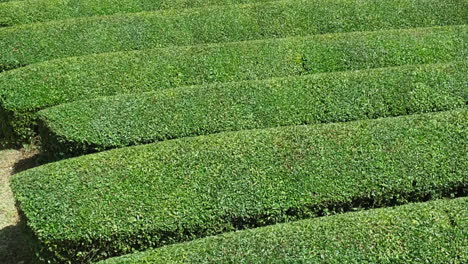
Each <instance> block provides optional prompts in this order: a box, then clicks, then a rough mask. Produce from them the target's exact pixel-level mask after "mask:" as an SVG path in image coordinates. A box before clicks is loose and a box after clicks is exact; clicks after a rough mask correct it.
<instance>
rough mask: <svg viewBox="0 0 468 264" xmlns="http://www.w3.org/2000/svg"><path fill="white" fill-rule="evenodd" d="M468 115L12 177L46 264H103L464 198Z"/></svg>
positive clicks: (220, 143) (306, 129)
mask: <svg viewBox="0 0 468 264" xmlns="http://www.w3.org/2000/svg"><path fill="white" fill-rule="evenodd" d="M467 125H468V109H466V108H465V109H463V110H457V111H450V112H442V113H438V114H425V115H412V116H405V117H398V118H388V119H379V120H364V121H357V122H347V123H341V124H339V123H337V124H327V125H316V126H296V127H284V128H276V129H267V130H254V131H243V132H233V133H222V134H217V135H209V136H202V137H196V138H185V139H180V140H172V141H164V142H161V143H156V144H150V145H146V146H139V147H131V148H122V149H117V150H113V151H108V152H102V153H98V154H93V155H87V156H82V157H79V158H75V159H68V160H64V161H60V162H56V163H52V164H49V165H45V166H42V167H38V168H34V169H31V170H28V171H26V172H23V173H20V174H17V175H16V176H15V177H14V178H13V179H12V187H13V191H14V194H15V197H16V198H17V199H18V202H19V203H20V206H21V208H22V210H23V212H24V215H25V216H26V217H27V219H28V223H29V226H30V227H31V229H32V230H33V231H34V232H35V234H36V236H37V237H38V240H39V242H40V243H41V245H42V249H43V250H44V251H45V252H43V254H45V255H48V256H49V257H51V258H52V257H55V258H58V259H59V260H61V261H72V262H73V263H76V262H79V261H91V260H98V259H102V258H105V257H109V256H112V255H120V254H125V253H128V252H131V251H133V250H135V249H145V248H148V247H154V246H161V245H164V244H170V243H175V242H180V241H184V240H191V239H194V238H198V237H203V236H206V235H213V234H218V233H221V232H225V231H232V230H236V229H240V228H250V227H257V226H262V225H266V224H273V223H278V222H284V221H290V220H294V219H301V218H307V217H313V216H316V215H317V214H319V215H320V214H323V213H324V212H326V211H330V210H331V211H333V212H340V211H347V210H350V209H351V208H356V207H362V206H363V207H374V206H385V205H390V204H395V203H403V202H407V201H414V200H426V199H428V198H435V197H440V196H452V195H453V196H460V195H466V188H467V182H468V175H467V171H466V168H468V160H467V159H466V149H467V147H468V146H467V144H468V133H467V132H468V130H467Z"/></svg>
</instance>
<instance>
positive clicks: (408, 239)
mask: <svg viewBox="0 0 468 264" xmlns="http://www.w3.org/2000/svg"><path fill="white" fill-rule="evenodd" d="M467 207H468V199H467V198H459V199H454V200H438V201H434V202H427V203H422V204H409V205H404V206H400V207H395V208H385V209H374V210H369V211H364V212H355V213H347V214H342V215H336V216H329V217H323V218H315V219H310V220H303V221H298V222H294V223H287V224H278V225H274V226H269V227H263V228H258V229H253V230H245V231H241V232H235V233H228V234H224V235H220V236H216V237H209V238H205V239H200V240H196V241H193V242H188V243H183V244H178V245H172V246H167V247H163V248H160V249H156V250H151V251H147V252H142V253H137V254H134V255H128V256H125V257H120V258H114V259H110V260H107V261H103V262H100V264H132V263H135V264H136V263H357V262H359V263H410V262H411V263H416V262H424V263H463V262H466V261H467V260H468V255H467V253H466V250H464V248H465V247H464V245H465V244H466V237H467V236H468V226H467V223H466V218H467V217H468V215H467V212H466V208H467Z"/></svg>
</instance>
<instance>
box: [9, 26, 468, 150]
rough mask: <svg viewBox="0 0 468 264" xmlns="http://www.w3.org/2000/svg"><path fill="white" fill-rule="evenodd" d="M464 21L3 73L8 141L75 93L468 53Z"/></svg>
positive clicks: (116, 56)
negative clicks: (47, 108) (43, 113)
mask: <svg viewBox="0 0 468 264" xmlns="http://www.w3.org/2000/svg"><path fill="white" fill-rule="evenodd" d="M467 30H468V27H466V26H447V27H431V28H417V29H410V30H390V31H377V32H362V33H361V32H357V33H343V34H329V35H319V36H308V37H299V38H286V39H271V40H260V41H247V42H235V43H222V44H215V45H201V46H190V47H173V48H167V49H154V50H145V51H137V52H122V53H108V54H102V55H91V56H84V57H74V58H67V59H61V60H55V61H50V62H44V63H40V64H36V65H31V66H28V67H24V68H21V69H17V70H14V71H9V72H4V73H2V74H0V113H1V114H2V115H3V116H4V117H3V118H0V124H1V127H2V129H0V130H1V131H0V133H3V134H4V135H5V137H7V138H8V139H9V141H13V142H19V143H24V142H29V141H30V138H31V137H33V136H35V132H36V121H35V120H36V115H35V113H36V112H37V111H38V110H41V109H44V108H46V107H50V106H54V105H58V104H61V103H66V102H71V101H75V100H82V99H89V98H95V97H96V96H109V95H115V94H125V93H132V94H134V93H141V92H148V91H155V90H161V89H164V88H173V87H176V86H186V85H194V84H205V83H213V82H232V81H240V80H254V79H266V78H272V77H284V76H299V75H306V74H313V73H320V72H333V71H346V70H357V69H367V68H376V67H386V66H399V65H405V64H420V63H436V62H448V61H452V60H458V59H460V58H465V57H466V54H468V50H467V49H468V46H467V45H465V44H464V40H465V37H466V36H467V35H468V32H467Z"/></svg>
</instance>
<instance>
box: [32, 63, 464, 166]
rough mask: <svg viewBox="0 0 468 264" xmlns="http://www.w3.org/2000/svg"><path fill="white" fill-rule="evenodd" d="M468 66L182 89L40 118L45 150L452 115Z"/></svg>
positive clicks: (65, 108)
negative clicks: (447, 112) (436, 113)
mask: <svg viewBox="0 0 468 264" xmlns="http://www.w3.org/2000/svg"><path fill="white" fill-rule="evenodd" d="M466 76H468V61H463V62H457V63H448V64H429V65H423V66H413V65H411V66H400V67H396V68H382V69H374V70H365V71H356V72H340V73H337V72H333V73H327V74H318V75H309V76H301V77H290V78H282V79H270V80H262V81H250V82H234V83H221V84H214V85H208V86H205V85H204V86H197V87H182V88H178V89H168V90H164V91H158V92H154V93H142V94H135V95H133V94H130V95H122V96H114V97H105V98H100V99H95V100H88V101H78V102H76V103H71V104H64V105H59V106H56V107H52V108H48V109H46V110H43V111H41V112H40V113H39V117H40V120H41V122H40V124H41V127H40V130H41V136H42V137H41V138H42V142H43V145H44V148H45V149H47V150H48V151H49V153H51V154H52V155H55V156H59V157H60V156H72V155H82V154H86V153H90V152H96V151H100V150H104V149H109V148H117V147H124V146H129V145H138V144H144V143H151V142H155V141H162V140H167V139H173V138H180V137H186V136H197V135H203V134H212V133H217V132H221V131H237V130H244V129H253V128H268V127H276V126H286V125H301V124H314V123H320V122H343V121H352V120H356V119H370V118H378V117H388V116H398V115H407V114H415V113H424V112H431V111H443V110H451V109H455V108H460V107H464V106H465V105H466V104H467V103H468V80H467V78H466Z"/></svg>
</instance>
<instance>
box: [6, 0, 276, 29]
mask: <svg viewBox="0 0 468 264" xmlns="http://www.w3.org/2000/svg"><path fill="white" fill-rule="evenodd" d="M268 1H274V0H139V1H133V0H80V1H74V0H29V1H26V0H23V1H15V2H10V3H4V4H0V26H12V25H20V24H28V23H36V22H46V21H52V20H63V19H68V18H75V17H89V16H98V15H99V16H102V15H112V14H122V13H136V12H142V11H155V10H165V9H177V8H193V7H207V6H213V5H232V4H249V3H262V2H268ZM1 2H2V0H0V3H1Z"/></svg>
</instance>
